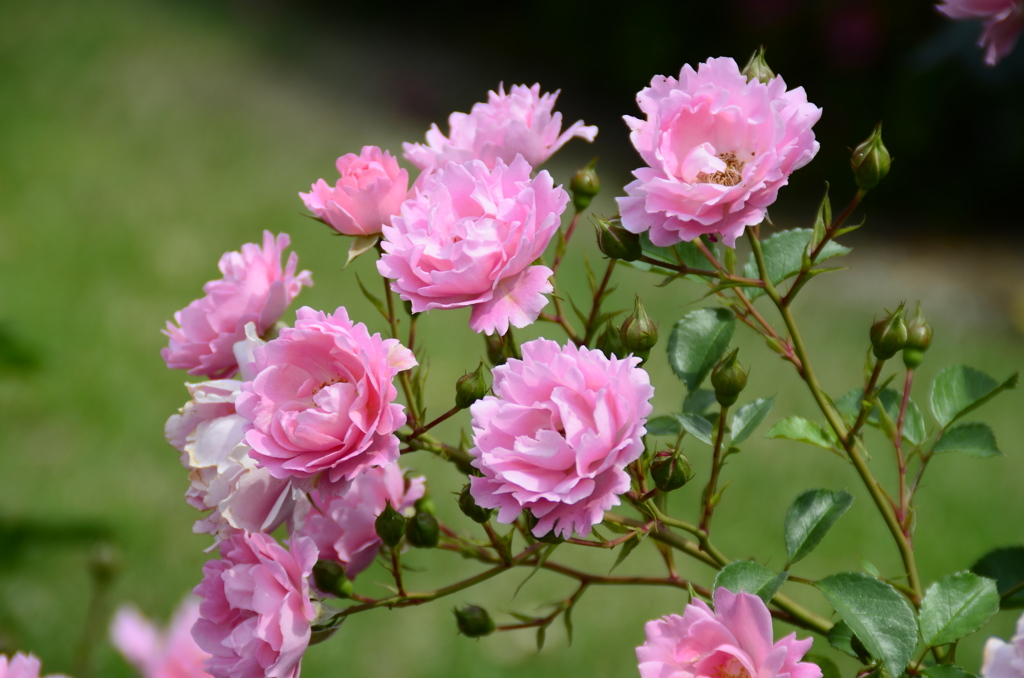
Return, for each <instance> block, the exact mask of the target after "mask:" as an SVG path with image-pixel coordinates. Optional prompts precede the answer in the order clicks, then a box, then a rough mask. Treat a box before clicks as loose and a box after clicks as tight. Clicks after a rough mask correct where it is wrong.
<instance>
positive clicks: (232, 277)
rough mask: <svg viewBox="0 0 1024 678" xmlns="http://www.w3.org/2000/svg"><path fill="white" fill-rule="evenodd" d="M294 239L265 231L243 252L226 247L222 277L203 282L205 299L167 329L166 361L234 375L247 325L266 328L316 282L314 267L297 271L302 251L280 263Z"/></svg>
mask: <svg viewBox="0 0 1024 678" xmlns="http://www.w3.org/2000/svg"><path fill="white" fill-rule="evenodd" d="M289 242H290V239H289V238H288V235H287V234H286V233H282V234H280V235H279V236H277V238H276V239H275V238H274V236H273V234H271V233H270V231H263V248H262V249H260V247H259V246H258V245H254V244H252V243H247V244H245V245H242V251H241V252H226V253H225V254H224V256H222V257H221V258H220V263H219V264H218V266H219V267H220V270H221V273H223V274H224V277H223V278H221V279H220V280H211V281H210V282H208V283H206V284H205V285H203V291H204V292H205V293H206V296H204V297H203V298H202V299H196V300H195V301H193V302H192V303H191V304H189V305H188V306H186V307H185V308H183V309H182V310H180V311H178V312H176V313H175V314H174V322H175V323H177V325H174V324H173V323H171V322H170V321H168V323H167V329H165V330H164V334H166V335H167V336H168V337H169V339H170V341H169V345H168V346H167V347H166V348H164V349H162V350H161V351H160V355H161V356H162V357H163V359H164V361H166V362H167V366H168V367H170V368H173V369H184V370H188V373H189V374H202V375H206V376H208V377H212V378H214V379H220V378H223V377H230V376H231V375H232V374H234V373H235V372H236V371H237V370H238V365H237V363H236V362H235V356H234V353H233V352H232V347H233V346H234V344H235V342H237V341H241V340H243V339H244V338H245V325H246V323H249V322H252V323H255V324H256V330H257V332H258V333H259V334H264V333H265V332H266V331H267V330H269V329H270V327H271V326H272V325H273V324H274V323H276V322H277V321H278V320H280V318H281V315H283V314H284V312H285V310H286V309H287V308H288V305H289V304H291V302H292V299H294V298H295V296H296V295H297V294H298V293H299V290H301V289H302V286H303V285H312V284H313V278H312V275H311V274H310V272H309V271H302V272H301V273H299V274H298V275H296V273H295V269H296V267H297V266H298V263H299V259H298V256H297V255H296V254H295V253H294V252H292V253H291V255H290V256H289V257H288V264H287V266H286V267H285V268H282V267H281V255H282V254H283V253H284V249H285V248H286V247H288V244H289Z"/></svg>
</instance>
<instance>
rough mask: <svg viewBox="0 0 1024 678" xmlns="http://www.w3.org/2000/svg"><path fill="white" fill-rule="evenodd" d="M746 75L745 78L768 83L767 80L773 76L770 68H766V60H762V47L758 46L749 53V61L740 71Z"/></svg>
mask: <svg viewBox="0 0 1024 678" xmlns="http://www.w3.org/2000/svg"><path fill="white" fill-rule="evenodd" d="M740 72H741V73H743V75H745V76H747V80H760V81H761V82H763V83H765V84H766V85H767V84H768V81H769V80H771V79H772V78H774V77H775V73H773V72H772V69H770V68H768V62H767V61H765V60H764V47H763V46H762V47H759V48H758V50H757V51H756V52H754V53H753V54H751V55H750V61H748V62H747V65H746V66H744V67H743V70H742V71H740Z"/></svg>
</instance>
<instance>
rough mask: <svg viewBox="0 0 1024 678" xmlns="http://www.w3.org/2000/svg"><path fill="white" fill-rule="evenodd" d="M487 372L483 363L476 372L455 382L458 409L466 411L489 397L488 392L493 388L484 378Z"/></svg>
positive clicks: (465, 375)
mask: <svg viewBox="0 0 1024 678" xmlns="http://www.w3.org/2000/svg"><path fill="white" fill-rule="evenodd" d="M487 371H488V370H487V368H486V367H485V366H484V364H483V362H481V363H480V365H479V367H477V368H476V370H474V371H473V372H470V373H469V374H464V375H462V376H461V377H459V380H458V381H456V382H455V405H456V406H457V407H459V408H461V409H466V408H467V407H469V406H470V405H472V404H473V403H475V402H476V401H478V400H480V399H481V398H483V397H484V396H485V395H487V391H488V390H489V389H490V388H491V387H490V386H488V385H487V380H486V379H485V378H484V374H485V373H486V372H487Z"/></svg>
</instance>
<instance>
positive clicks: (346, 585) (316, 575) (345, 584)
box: [313, 560, 353, 598]
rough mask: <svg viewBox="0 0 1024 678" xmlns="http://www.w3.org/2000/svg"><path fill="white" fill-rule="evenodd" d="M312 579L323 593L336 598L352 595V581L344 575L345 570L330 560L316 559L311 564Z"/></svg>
mask: <svg viewBox="0 0 1024 678" xmlns="http://www.w3.org/2000/svg"><path fill="white" fill-rule="evenodd" d="M313 581H314V582H315V583H316V587H317V588H318V589H320V590H321V591H323V592H324V593H329V594H331V595H333V596H336V597H338V598H351V597H352V591H353V587H352V581H351V580H350V579H349V578H348V577H346V576H345V570H344V568H342V566H341V565H339V564H338V563H335V562H332V561H330V560H318V561H316V565H314V566H313Z"/></svg>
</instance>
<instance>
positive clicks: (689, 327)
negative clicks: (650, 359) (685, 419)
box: [668, 308, 736, 393]
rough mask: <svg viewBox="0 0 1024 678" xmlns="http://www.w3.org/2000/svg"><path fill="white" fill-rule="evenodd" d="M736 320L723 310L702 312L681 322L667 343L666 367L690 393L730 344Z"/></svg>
mask: <svg viewBox="0 0 1024 678" xmlns="http://www.w3.org/2000/svg"><path fill="white" fill-rule="evenodd" d="M735 329H736V317H735V316H734V315H733V314H732V312H731V311H729V310H728V309H725V308H702V309H699V310H696V311H693V312H691V313H688V314H686V315H685V316H684V317H683V318H682V319H680V320H679V321H678V322H677V323H676V324H675V327H673V328H672V334H671V336H669V339H668V363H669V365H671V367H672V371H673V372H675V374H676V376H677V377H679V378H680V379H682V380H683V383H685V384H686V390H687V391H690V392H691V393H692V392H693V391H695V390H696V389H697V387H698V386H700V384H701V382H702V381H704V378H705V377H706V376H708V373H709V372H711V368H712V367H714V366H715V363H717V362H718V361H719V360H720V359H721V357H722V356H723V355H725V351H726V349H727V348H729V342H731V341H732V334H733V332H734V331H735Z"/></svg>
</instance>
